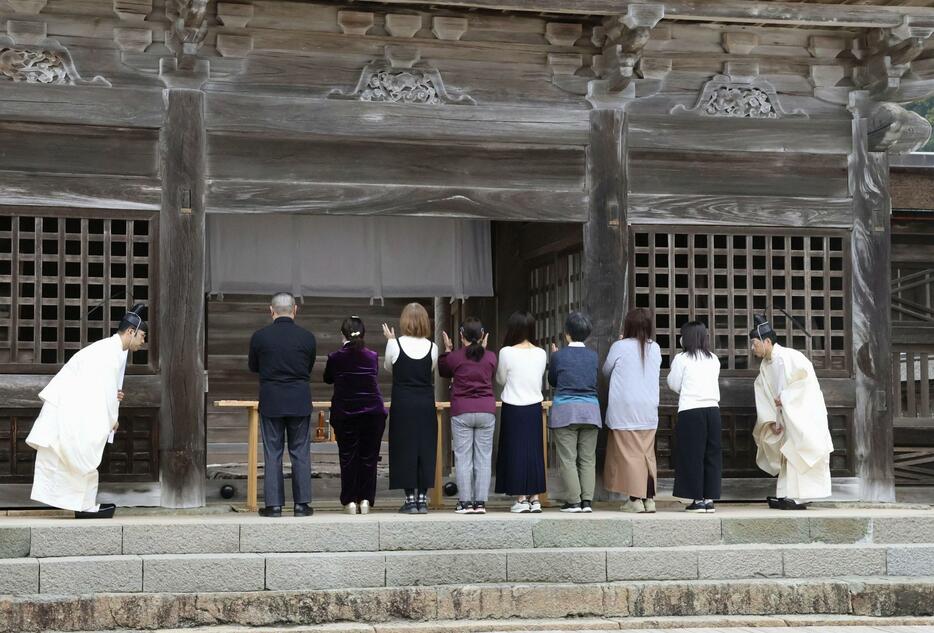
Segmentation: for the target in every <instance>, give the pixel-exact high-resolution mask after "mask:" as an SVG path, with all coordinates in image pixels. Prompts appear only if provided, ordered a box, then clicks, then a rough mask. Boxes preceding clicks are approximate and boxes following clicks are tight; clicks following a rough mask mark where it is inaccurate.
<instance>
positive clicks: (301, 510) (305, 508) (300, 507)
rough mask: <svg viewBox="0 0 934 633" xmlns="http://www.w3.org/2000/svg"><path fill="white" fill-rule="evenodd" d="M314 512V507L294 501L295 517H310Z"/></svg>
mask: <svg viewBox="0 0 934 633" xmlns="http://www.w3.org/2000/svg"><path fill="white" fill-rule="evenodd" d="M314 513H315V509H314V508H312V507H311V506H310V505H308V504H307V503H296V504H295V516H297V517H310V516H311V515H313V514H314Z"/></svg>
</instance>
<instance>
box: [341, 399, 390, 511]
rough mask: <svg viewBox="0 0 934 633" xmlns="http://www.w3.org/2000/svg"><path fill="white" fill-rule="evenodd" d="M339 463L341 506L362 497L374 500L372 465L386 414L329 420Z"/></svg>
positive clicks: (377, 455) (381, 438) (378, 446)
mask: <svg viewBox="0 0 934 633" xmlns="http://www.w3.org/2000/svg"><path fill="white" fill-rule="evenodd" d="M331 428H333V429H334V435H335V437H336V439H337V451H338V457H339V458H340V463H341V505H347V504H348V503H350V502H351V501H353V502H354V503H360V502H361V501H363V500H364V499H366V500H367V501H369V502H370V505H371V506H372V505H374V504H375V502H376V464H377V463H378V462H379V448H380V444H381V443H382V441H383V430H384V429H385V428H386V414H385V413H372V414H369V415H355V416H352V417H348V418H344V419H343V420H331Z"/></svg>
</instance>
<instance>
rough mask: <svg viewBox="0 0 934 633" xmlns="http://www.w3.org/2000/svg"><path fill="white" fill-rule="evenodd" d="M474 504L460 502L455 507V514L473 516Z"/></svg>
mask: <svg viewBox="0 0 934 633" xmlns="http://www.w3.org/2000/svg"><path fill="white" fill-rule="evenodd" d="M473 513H474V509H473V504H472V503H470V502H469V501H458V502H457V505H456V506H455V507H454V514H473Z"/></svg>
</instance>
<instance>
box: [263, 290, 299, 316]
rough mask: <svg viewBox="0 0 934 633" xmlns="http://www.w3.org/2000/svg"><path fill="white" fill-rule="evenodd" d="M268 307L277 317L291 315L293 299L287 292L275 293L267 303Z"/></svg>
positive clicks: (293, 307)
mask: <svg viewBox="0 0 934 633" xmlns="http://www.w3.org/2000/svg"><path fill="white" fill-rule="evenodd" d="M269 307H270V308H272V311H273V312H275V313H276V314H277V315H280V316H281V315H286V314H292V310H294V309H295V297H293V296H292V294H291V293H289V292H277V293H276V294H274V295H273V296H272V299H271V300H270V301H269Z"/></svg>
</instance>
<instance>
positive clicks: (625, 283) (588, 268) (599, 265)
mask: <svg viewBox="0 0 934 633" xmlns="http://www.w3.org/2000/svg"><path fill="white" fill-rule="evenodd" d="M625 116H626V115H625V114H624V113H623V112H621V111H617V110H595V111H593V112H592V113H591V115H590V146H589V148H588V149H589V151H588V155H587V171H588V176H589V181H590V218H589V219H588V220H587V222H586V223H585V224H584V252H583V298H584V310H585V312H586V313H587V314H588V315H589V316H590V318H591V319H592V320H593V326H594V329H593V335H592V337H591V340H592V341H593V345H594V346H595V347H596V350H597V353H598V354H599V355H600V357H601V358H604V357H605V356H606V353H607V351H609V348H610V345H612V344H613V341H615V340H616V339H617V338H618V336H619V333H620V329H621V326H622V319H623V316H624V315H625V312H626V309H627V308H628V306H629V233H628V229H627V217H626V211H627V209H626V203H627V201H626V191H627V183H626V165H625V156H626V140H625Z"/></svg>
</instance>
